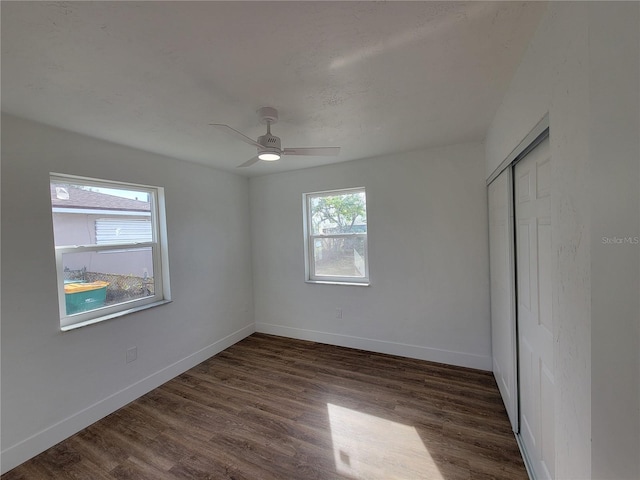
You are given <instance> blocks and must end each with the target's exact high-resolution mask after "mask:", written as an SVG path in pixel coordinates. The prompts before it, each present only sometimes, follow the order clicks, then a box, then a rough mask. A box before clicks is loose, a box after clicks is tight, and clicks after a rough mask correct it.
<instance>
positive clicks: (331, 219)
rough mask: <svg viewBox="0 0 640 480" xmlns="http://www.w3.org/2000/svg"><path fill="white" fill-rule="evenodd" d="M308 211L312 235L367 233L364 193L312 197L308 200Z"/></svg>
mask: <svg viewBox="0 0 640 480" xmlns="http://www.w3.org/2000/svg"><path fill="white" fill-rule="evenodd" d="M310 210H311V211H310V220H311V222H310V223H311V225H310V227H311V232H312V234H313V235H331V234H337V233H366V232H367V207H366V197H365V193H364V192H350V193H345V194H340V195H318V196H313V197H311V198H310Z"/></svg>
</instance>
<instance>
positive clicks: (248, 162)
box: [236, 155, 260, 168]
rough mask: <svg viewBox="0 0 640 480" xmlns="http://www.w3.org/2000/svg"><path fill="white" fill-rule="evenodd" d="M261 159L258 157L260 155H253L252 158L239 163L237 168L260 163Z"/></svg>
mask: <svg viewBox="0 0 640 480" xmlns="http://www.w3.org/2000/svg"><path fill="white" fill-rule="evenodd" d="M259 161H260V159H259V158H258V156H257V155H256V156H255V157H253V158H252V159H251V160H247V161H246V162H244V163H243V164H242V165H238V166H237V167H236V168H244V167H250V166H251V165H254V164H256V163H258V162H259Z"/></svg>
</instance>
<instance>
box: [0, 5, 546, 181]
mask: <svg viewBox="0 0 640 480" xmlns="http://www.w3.org/2000/svg"><path fill="white" fill-rule="evenodd" d="M0 8H1V15H2V30H1V35H2V44H1V45H2V84H1V85H2V92H1V93H2V110H3V111H5V112H8V113H11V114H14V115H18V116H21V117H25V118H29V119H33V120H37V121H41V122H44V123H47V124H51V125H55V126H58V127H61V128H65V129H68V130H72V131H76V132H81V133H84V134H87V135H91V136H94V137H98V138H102V139H106V140H110V141H113V142H117V143H120V144H124V145H129V146H133V147H137V148H141V149H144V150H148V151H152V152H157V153H161V154H165V155H169V156H172V157H176V158H180V159H184V160H189V161H194V162H198V163H203V164H208V165H212V166H216V167H220V168H224V169H227V170H232V171H235V172H237V173H241V174H246V175H254V174H264V173H269V172H280V171H284V170H290V169H295V168H305V167H310V166H316V165H325V164H328V163H333V162H340V161H347V160H353V159H357V158H367V157H373V156H378V155H383V154H389V153H394V152H402V151H410V150H416V149H420V148H425V147H434V146H441V145H446V144H451V143H458V142H467V141H478V140H482V139H483V138H484V135H485V133H486V131H487V128H488V126H489V123H490V121H491V119H492V117H493V114H494V112H495V111H496V109H497V108H498V106H499V103H500V101H501V99H502V96H503V94H504V91H505V89H506V87H507V85H508V83H509V81H510V79H511V77H512V75H513V73H514V71H515V69H516V67H517V65H518V62H519V60H520V58H521V56H522V54H523V52H524V49H525V48H526V45H527V43H528V41H529V39H530V37H531V35H532V34H533V31H534V29H535V27H536V26H537V23H538V22H539V20H540V17H541V14H542V11H543V10H544V8H545V4H543V3H540V2H533V3H522V2H468V3H467V2H464V3H458V2H382V3H380V2H182V1H173V2H2V3H1V6H0ZM261 106H273V107H276V108H277V109H278V110H279V111H280V121H279V122H278V124H276V125H275V126H274V127H273V133H274V134H275V135H278V136H280V137H281V138H282V142H283V146H285V147H303V146H341V147H342V151H341V153H340V155H339V156H338V157H335V158H333V157H328V158H324V157H285V158H283V159H282V160H280V161H278V162H271V163H267V162H260V164H258V165H255V166H253V167H250V168H247V169H238V170H236V169H235V166H236V165H238V164H240V163H242V162H244V161H245V160H247V159H249V158H251V157H252V156H254V155H255V148H254V147H252V146H250V145H247V144H244V143H242V142H238V141H237V140H234V139H233V138H232V137H228V136H226V135H225V134H224V133H221V132H219V131H217V130H215V129H213V128H212V127H209V126H208V124H209V123H226V124H229V125H231V126H232V127H234V128H236V129H238V130H240V131H242V132H244V133H245V134H247V135H248V136H250V137H253V138H256V137H257V136H258V135H262V134H263V133H264V126H262V125H261V124H260V122H259V118H258V116H257V114H256V110H257V109H258V108H259V107H261Z"/></svg>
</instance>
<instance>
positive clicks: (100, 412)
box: [0, 324, 255, 473]
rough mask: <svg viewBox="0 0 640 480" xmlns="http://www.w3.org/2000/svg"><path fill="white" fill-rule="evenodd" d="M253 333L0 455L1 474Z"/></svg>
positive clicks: (221, 343)
mask: <svg viewBox="0 0 640 480" xmlns="http://www.w3.org/2000/svg"><path fill="white" fill-rule="evenodd" d="M253 332H255V325H254V324H250V325H247V326H246V327H243V328H241V329H240V330H237V331H236V332H234V333H232V334H230V335H227V336H226V337H224V338H222V339H220V340H218V341H217V342H214V343H212V344H211V345H208V346H206V347H204V348H202V349H200V350H198V351H197V352H195V353H192V354H191V355H189V356H188V357H185V358H183V359H181V360H178V361H177V362H175V363H173V364H171V365H169V366H167V367H165V368H163V369H162V370H159V371H157V372H155V373H152V374H151V375H149V376H148V377H146V378H143V379H142V380H139V381H138V382H136V383H134V384H132V385H129V386H128V387H126V388H123V389H122V390H120V391H119V392H116V393H114V394H112V395H110V396H108V397H106V398H104V399H103V400H100V401H99V402H97V403H94V404H93V405H90V406H89V407H87V408H85V409H84V410H81V411H79V412H77V413H75V414H73V415H71V416H70V417H67V418H65V419H64V420H61V421H60V422H58V423H56V424H54V425H51V426H49V427H47V428H45V429H44V430H41V431H40V432H38V433H36V434H34V435H32V436H30V437H29V438H26V439H24V440H22V441H21V442H18V443H16V444H15V445H12V446H10V447H8V448H6V449H4V450H2V452H0V466H1V467H0V473H5V472H8V471H9V470H11V469H12V468H15V467H17V466H18V465H20V464H21V463H23V462H25V461H27V460H29V459H30V458H32V457H34V456H36V455H38V454H39V453H41V452H44V451H45V450H46V449H48V448H50V447H52V446H54V445H55V444H57V443H59V442H61V441H62V440H64V439H65V438H68V437H70V436H71V435H73V434H75V433H77V432H79V431H80V430H82V429H83V428H86V427H88V426H89V425H91V424H93V423H95V422H97V421H98V420H100V419H101V418H104V417H106V416H107V415H109V414H110V413H113V412H115V411H116V410H118V409H119V408H122V407H124V406H125V405H126V404H128V403H130V402H132V401H133V400H135V399H136V398H139V397H141V396H142V395H144V394H145V393H148V392H150V391H151V390H153V389H154V388H157V387H159V386H160V385H162V384H163V383H165V382H167V381H169V380H171V379H172V378H174V377H176V376H178V375H180V374H181V373H184V372H186V371H187V370H189V369H190V368H193V367H195V366H196V365H198V364H199V363H202V362H204V361H205V360H206V359H208V358H210V357H212V356H213V355H215V354H217V353H219V352H221V351H222V350H224V349H225V348H229V347H230V346H231V345H233V344H234V343H237V342H239V341H240V340H242V339H243V338H245V337H248V336H249V335H251V334H252V333H253Z"/></svg>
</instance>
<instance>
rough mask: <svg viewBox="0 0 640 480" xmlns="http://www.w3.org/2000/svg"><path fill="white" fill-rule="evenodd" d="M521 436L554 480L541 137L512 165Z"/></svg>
mask: <svg viewBox="0 0 640 480" xmlns="http://www.w3.org/2000/svg"><path fill="white" fill-rule="evenodd" d="M514 178H515V182H514V184H515V198H514V200H515V216H516V222H515V224H516V272H517V289H518V292H517V293H518V295H517V299H518V301H517V304H518V305H517V317H518V318H517V319H518V349H519V379H520V437H521V441H522V444H523V446H524V450H525V454H526V455H527V457H528V459H529V463H530V465H531V467H532V469H533V471H534V475H535V478H536V479H543V478H554V468H555V432H554V401H555V400H554V399H555V379H554V371H555V370H554V355H553V317H552V315H551V291H552V283H551V280H552V279H551V207H550V181H551V158H550V151H549V139H548V138H547V139H545V140H544V141H543V142H541V143H540V144H539V145H538V146H537V147H535V148H534V149H533V150H532V151H531V152H530V153H529V154H528V155H527V156H526V157H524V158H523V159H522V160H521V161H519V162H518V163H517V164H516V166H515V173H514Z"/></svg>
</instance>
